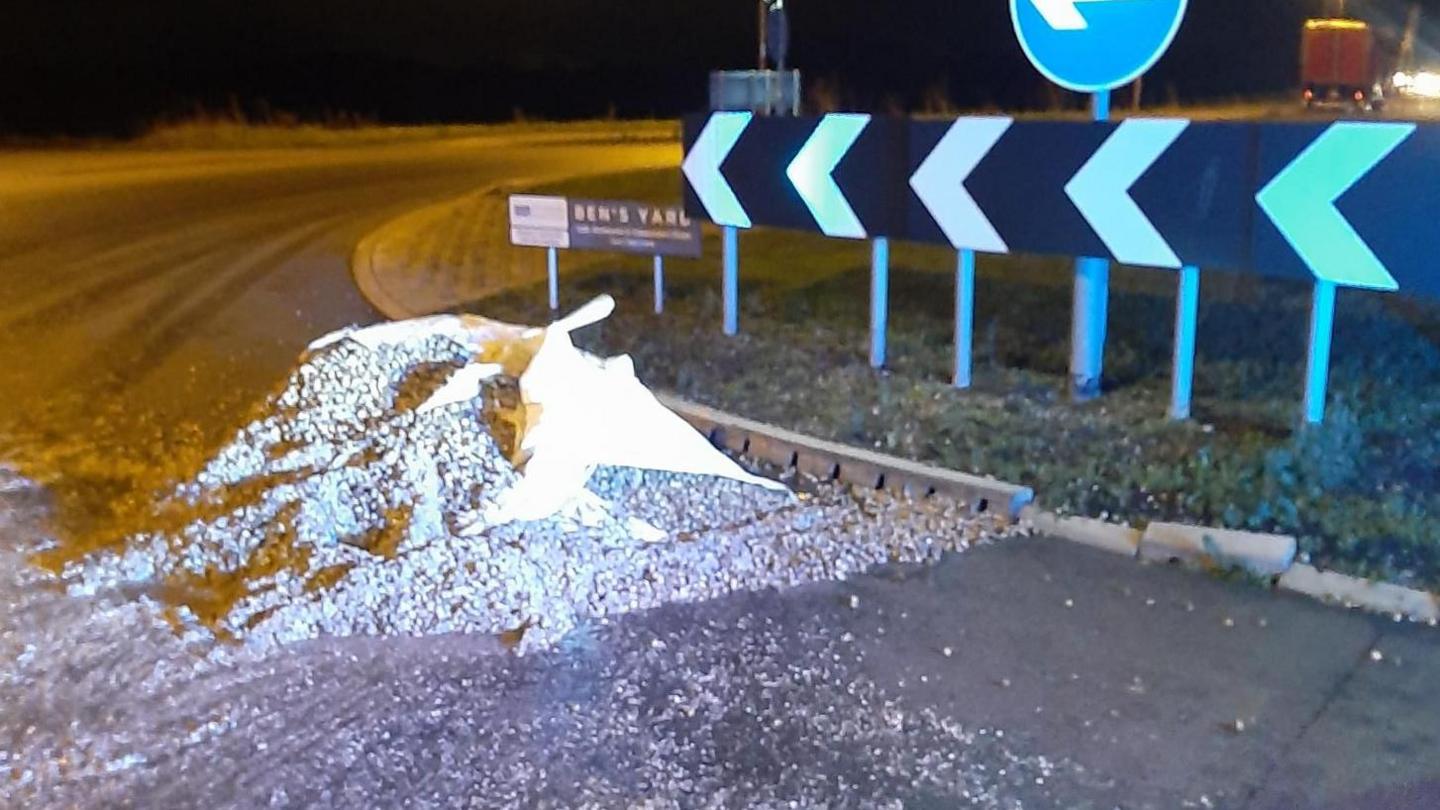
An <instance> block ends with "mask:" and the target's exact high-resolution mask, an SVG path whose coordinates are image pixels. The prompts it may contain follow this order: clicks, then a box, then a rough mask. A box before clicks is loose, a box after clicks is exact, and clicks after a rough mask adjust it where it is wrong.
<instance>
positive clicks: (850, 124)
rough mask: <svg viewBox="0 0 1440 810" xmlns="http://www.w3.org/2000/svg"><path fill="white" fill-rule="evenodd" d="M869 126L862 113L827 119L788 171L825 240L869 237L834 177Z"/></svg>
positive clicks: (840, 115) (806, 142) (807, 142)
mask: <svg viewBox="0 0 1440 810" xmlns="http://www.w3.org/2000/svg"><path fill="white" fill-rule="evenodd" d="M869 125H870V116H868V115H864V114H861V113H831V114H830V115H827V116H825V117H824V118H822V119H820V123H819V125H818V126H816V127H815V131H814V132H812V133H810V138H809V140H807V141H805V145H804V146H802V147H800V151H799V153H797V154H796V155H795V159H794V160H793V161H791V162H790V167H789V168H788V169H786V170H785V175H786V176H787V177H789V178H790V182H791V184H793V185H794V186H795V190H796V191H798V192H800V199H802V200H804V201H805V206H806V207H807V208H809V209H810V213H811V215H813V216H814V217H815V222H816V224H818V225H819V226H820V230H821V231H822V232H824V234H825V235H826V236H840V237H846V238H849V239H864V238H865V237H866V235H867V234H866V233H865V226H864V225H862V224H860V219H859V217H856V216H855V210H854V209H853V208H851V207H850V201H849V200H847V199H845V192H843V191H841V190H840V186H839V185H838V184H836V182H835V176H834V175H835V167H836V166H839V165H840V161H841V160H842V159H844V157H845V154H846V153H847V152H849V151H850V147H852V146H854V145H855V141H857V140H859V138H860V133H861V132H864V131H865V127H867V126H869Z"/></svg>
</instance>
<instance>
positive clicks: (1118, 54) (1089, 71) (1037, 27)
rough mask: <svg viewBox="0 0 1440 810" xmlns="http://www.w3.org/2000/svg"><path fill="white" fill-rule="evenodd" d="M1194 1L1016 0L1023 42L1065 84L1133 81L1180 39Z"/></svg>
mask: <svg viewBox="0 0 1440 810" xmlns="http://www.w3.org/2000/svg"><path fill="white" fill-rule="evenodd" d="M1187 2H1188V0H1010V16H1011V18H1012V19H1013V20H1014V23H1015V33H1016V35H1017V36H1019V38H1020V47H1022V48H1023V49H1024V50H1025V55H1026V56H1028V57H1029V58H1030V61H1031V62H1032V63H1033V64H1034V65H1035V67H1036V68H1037V69H1039V71H1040V72H1041V73H1043V74H1045V77H1046V78H1048V79H1049V80H1050V81H1052V82H1055V83H1056V84H1058V85H1060V86H1061V87H1065V88H1069V89H1071V90H1077V91H1079V92H1082V93H1098V92H1101V91H1104V90H1113V89H1114V88H1116V87H1119V86H1121V85H1125V84H1129V83H1130V82H1132V81H1135V79H1137V78H1139V77H1140V75H1141V74H1143V73H1144V72H1145V71H1147V70H1149V69H1150V68H1151V67H1152V66H1153V65H1154V64H1155V63H1156V62H1157V61H1159V59H1160V57H1161V56H1162V55H1164V53H1165V51H1166V50H1167V49H1169V47H1170V43H1171V42H1173V41H1174V40H1175V34H1176V33H1178V32H1179V30H1180V22H1181V21H1182V20H1183V19H1184V18H1185V8H1186V5H1187Z"/></svg>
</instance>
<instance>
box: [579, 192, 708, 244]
mask: <svg viewBox="0 0 1440 810" xmlns="http://www.w3.org/2000/svg"><path fill="white" fill-rule="evenodd" d="M569 203H570V247H571V248H573V249H576V250H605V251H612V252H616V253H640V254H645V255H647V256H687V257H690V258H699V256H700V222H699V220H696V219H694V218H692V217H691V216H690V214H689V213H687V212H686V211H685V207H684V206H683V205H654V204H652V203H642V202H631V201H624V200H577V199H571V200H570V201H569Z"/></svg>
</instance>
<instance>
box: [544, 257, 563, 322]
mask: <svg viewBox="0 0 1440 810" xmlns="http://www.w3.org/2000/svg"><path fill="white" fill-rule="evenodd" d="M545 257H546V261H545V266H546V268H547V269H548V271H549V276H550V311H551V312H559V311H560V251H558V250H556V249H555V248H553V247H552V248H546V250H545Z"/></svg>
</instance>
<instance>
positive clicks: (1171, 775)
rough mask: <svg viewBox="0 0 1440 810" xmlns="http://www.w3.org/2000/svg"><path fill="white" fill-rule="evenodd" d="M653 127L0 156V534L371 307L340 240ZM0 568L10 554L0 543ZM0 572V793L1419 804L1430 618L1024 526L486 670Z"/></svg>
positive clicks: (1432, 744) (461, 659) (279, 369)
mask: <svg viewBox="0 0 1440 810" xmlns="http://www.w3.org/2000/svg"><path fill="white" fill-rule="evenodd" d="M656 150H660V151H661V152H663V153H665V154H669V155H671V156H672V157H673V158H675V159H678V152H677V150H676V147H675V146H674V145H673V144H660V145H653V144H652V145H624V146H619V145H615V144H605V143H586V142H564V141H563V140H561V141H557V140H555V139H547V140H545V141H544V142H543V143H542V142H527V141H525V140H524V139H518V140H517V139H514V138H508V139H507V138H489V139H468V140H456V141H444V142H436V143H427V144H396V145H392V146H367V147H356V148H343V147H336V148H333V149H324V150H306V151H267V152H249V153H247V152H223V153H193V154H173V153H125V152H95V153H65V154H58V153H26V154H11V155H0V290H3V294H0V352H3V354H0V392H3V402H0V409H3V410H0V413H3V417H4V418H3V421H0V431H3V435H4V437H5V438H4V439H3V441H4V442H5V444H4V445H0V459H9V460H10V461H12V462H14V463H16V464H17V465H18V466H19V468H20V471H21V472H23V473H25V474H27V475H28V476H30V477H32V478H35V479H38V480H40V481H42V482H43V483H45V484H47V488H46V489H47V491H45V492H35V491H33V490H30V489H28V488H27V487H25V486H23V485H20V484H17V483H15V482H13V481H12V480H11V479H8V478H4V477H3V476H0V536H6V535H7V534H12V533H14V532H26V531H33V530H34V525H33V521H34V520H35V517H34V515H33V514H32V512H33V511H34V509H37V508H43V507H50V508H52V509H57V510H58V511H59V513H60V514H61V515H62V516H65V519H67V520H71V521H79V522H83V520H84V519H86V517H87V515H86V510H87V509H90V508H93V509H96V510H103V509H104V508H105V507H104V506H103V504H105V503H107V502H108V501H110V500H113V499H114V498H115V497H116V496H123V495H125V494H126V493H132V492H133V484H134V483H135V482H136V481H145V480H150V477H152V476H154V475H157V474H160V473H163V472H164V471H165V470H167V469H168V467H169V466H170V465H173V464H175V463H177V462H176V461H175V459H177V458H179V457H183V456H186V455H188V454H194V453H201V454H203V452H204V449H205V448H206V447H207V446H210V445H212V444H214V443H216V442H218V441H220V440H223V439H224V438H226V436H227V434H228V432H229V431H230V430H232V429H233V428H234V427H235V426H236V425H237V424H239V422H240V420H241V419H242V416H243V413H244V411H245V409H247V408H248V407H249V406H250V405H251V404H252V403H253V402H255V401H256V400H257V399H259V398H260V397H262V396H263V395H264V394H265V393H266V392H267V391H268V390H269V389H270V387H271V386H272V385H274V384H275V383H276V382H277V381H278V380H279V379H280V377H281V376H282V375H283V373H284V372H285V370H286V369H287V368H288V367H289V365H290V364H291V362H292V361H293V359H294V357H295V355H296V353H297V352H298V351H299V350H300V349H301V348H302V347H303V346H304V345H305V344H306V343H307V342H308V341H309V340H310V339H312V338H313V337H315V336H316V335H318V334H321V333H324V332H327V331H330V330H332V329H334V328H337V327H340V326H343V325H346V324H350V323H355V322H367V321H371V320H374V319H375V318H376V317H377V316H376V314H375V313H373V312H372V311H371V310H370V309H369V307H368V306H367V305H366V304H365V302H364V301H363V300H362V299H361V298H360V296H359V295H358V294H357V293H356V291H355V289H354V287H353V285H352V284H351V282H350V278H349V272H348V259H349V256H350V251H351V249H352V248H353V247H354V245H355V243H356V242H357V241H358V240H359V239H360V238H361V236H363V235H364V234H365V233H366V232H367V231H369V230H370V229H371V228H373V227H375V226H377V225H379V224H380V223H382V222H383V221H385V220H386V219H388V218H389V217H391V216H394V215H397V214H399V213H401V212H403V211H406V210H409V209H412V208H414V207H417V206H419V205H421V204H425V203H428V202H431V201H436V200H440V199H444V198H447V197H450V196H454V195H458V194H461V193H464V192H466V191H470V190H472V189H474V188H476V187H479V186H483V185H486V184H489V183H491V182H494V181H496V180H500V179H504V178H509V177H526V176H537V175H546V174H566V173H571V172H574V171H603V170H608V169H622V168H624V167H625V166H627V165H633V164H634V163H636V162H649V161H651V160H653V159H654V156H655V152H656ZM75 513H78V514H79V516H78V517H77V516H76V514H75ZM88 517H91V518H94V517H95V516H93V515H89V516H88ZM95 519H98V518H95ZM7 520H8V523H7V522H6V521H7ZM0 567H3V568H5V569H6V570H7V571H11V572H13V571H16V570H20V569H21V568H22V567H23V563H22V562H21V561H19V560H18V559H17V558H16V557H15V556H14V555H13V554H12V553H9V552H7V551H6V549H5V548H3V544H0ZM24 579H25V578H23V577H22V578H21V580H22V581H21V582H20V583H19V586H12V585H5V586H4V587H0V653H3V654H5V655H6V656H12V658H11V661H12V668H10V669H0V687H3V691H4V693H5V694H7V699H6V701H5V707H4V708H3V709H0V780H5V779H8V780H9V782H8V783H6V784H4V785H3V786H0V804H6V803H7V802H13V805H11V806H27V807H36V806H84V807H112V806H127V805H128V806H136V807H216V806H220V807H230V806H234V807H251V806H273V807H314V806H335V807H403V806H410V807H517V806H521V807H523V806H534V807H576V806H595V807H634V806H640V807H764V806H773V807H875V806H887V802H888V805H889V806H897V807H924V808H947V807H957V806H958V807H967V806H974V807H1005V808H1011V807H1016V808H1018V807H1056V808H1071V807H1093V808H1110V807H1133V808H1139V807H1153V808H1178V807H1244V808H1257V809H1259V808H1265V809H1266V810H1269V809H1270V808H1274V810H1281V809H1282V808H1296V807H1329V808H1337V810H1338V808H1422V807H1427V808H1428V807H1435V806H1437V805H1440V765H1437V764H1436V763H1435V761H1434V752H1435V751H1436V750H1437V746H1440V739H1437V734H1440V714H1437V711H1436V704H1435V702H1434V698H1433V688H1434V684H1435V683H1436V678H1437V677H1440V655H1437V652H1436V650H1437V642H1436V638H1435V636H1434V634H1433V632H1432V631H1429V630H1428V629H1425V628H1410V627H1404V626H1400V625H1396V624H1392V623H1391V622H1389V621H1388V620H1386V619H1384V618H1380V617H1368V616H1361V615H1357V614H1349V613H1344V612H1341V611H1337V610H1334V609H1330V608H1326V607H1323V606H1320V605H1316V604H1313V603H1310V602H1307V601H1304V600H1299V599H1292V598H1286V597H1276V596H1273V595H1271V594H1269V593H1267V592H1264V591H1261V590H1259V589H1256V588H1253V587H1251V586H1248V585H1244V584H1234V583H1222V582H1219V581H1216V580H1213V579H1210V578H1207V577H1201V576H1196V575H1193V574H1189V573H1186V572H1181V571H1172V570H1167V569H1163V568H1140V567H1137V566H1136V565H1134V564H1133V563H1131V562H1129V561H1126V560H1122V559H1118V558H1111V557H1107V556H1105V555H1101V554H1099V553H1098V552H1090V551H1088V550H1085V549H1080V548H1076V547H1072V546H1069V545H1065V544H1060V543H1057V542H1054V541H1050V540H1046V539H1044V538H1037V539H1033V540H1021V541H1014V542H1008V543H1004V544H1001V545H997V546H993V547H989V548H982V549H979V550H975V551H972V552H969V553H967V554H964V555H960V556H958V557H954V558H951V559H948V560H947V561H946V562H945V563H944V564H942V565H940V566H939V567H935V568H929V569H905V570H894V571H886V572H880V573H879V574H877V575H876V576H870V577H864V578H861V579H857V580H855V581H853V582H849V583H836V584H829V585H822V586H811V587H807V588H803V589H799V590H797V591H791V592H788V593H775V592H769V593H764V594H755V595H740V596H736V597H733V598H731V599H728V600H721V601H719V602H713V603H708V604H705V605H698V606H688V607H681V606H676V607H672V608H665V609H662V610H659V611H654V612H651V613H648V614H644V615H641V616H636V617H632V618H630V619H625V620H622V621H620V622H617V623H614V624H611V625H608V626H599V627H594V628H588V629H587V630H586V631H585V632H581V633H577V634H575V637H574V638H573V639H572V640H571V641H570V642H569V643H568V644H567V645H566V646H565V647H563V648H562V649H558V650H555V651H553V652H552V653H547V654H545V655H542V656H536V657H527V658H523V659H517V658H513V657H510V656H504V655H496V654H494V653H495V652H496V651H495V649H494V645H493V643H491V642H490V641H489V640H486V639H467V638H460V639H431V640H414V641H404V642H401V641H393V642H366V641H360V640H357V641H348V642H336V643H317V644H315V645H311V646H308V647H305V648H302V649H296V650H295V651H293V653H292V654H289V655H284V656H278V657H272V658H271V659H267V660H265V661H262V662H258V663H257V662H247V661H244V660H240V661H235V662H231V663H227V664H224V665H216V666H214V667H210V668H201V669H199V670H196V669H194V663H193V660H192V658H193V657H192V656H190V653H189V652H187V651H186V650H184V649H183V648H180V647H179V646H178V644H177V642H176V641H175V639H174V638H173V637H171V635H170V634H168V633H167V632H166V631H164V629H163V627H162V628H155V627H153V626H148V625H145V624H144V623H143V622H139V621H138V620H137V619H136V616H135V614H134V612H133V609H132V608H131V607H127V606H126V605H124V604H116V603H114V602H113V600H109V601H107V600H105V599H96V600H83V601H82V600H74V599H70V598H69V597H63V596H60V595H58V594H53V593H49V592H47V591H45V590H44V589H43V588H39V589H37V588H32V587H25V583H24V582H23V580H24ZM6 581H7V582H8V577H7V578H6ZM35 623H39V624H40V625H41V627H40V630H39V634H38V635H36V634H35V633H34V632H31V631H34V630H35V626H34V625H35ZM22 625H24V626H25V627H29V630H28V631H26V632H31V634H30V635H28V636H22V635H21V633H20V630H18V629H17V628H20V627H21V626H22ZM22 638H28V639H31V640H32V641H33V639H36V638H46V639H49V641H48V642H46V643H44V644H40V645H36V644H34V643H32V641H25V642H24V643H23V644H20V647H19V648H17V649H12V648H11V647H10V646H8V645H11V644H14V643H16V641H17V639H22ZM187 661H188V662H190V663H185V662H187ZM177 673H179V674H177ZM77 728H83V729H85V730H86V733H89V734H100V735H101V736H104V735H105V734H106V733H107V731H106V730H109V732H108V734H109V742H107V743H105V744H104V745H99V746H98V747H95V748H93V749H92V753H93V755H94V756H95V757H97V758H98V759H97V760H96V762H89V763H84V764H86V765H87V766H88V767H90V768H91V770H90V771H88V772H87V773H90V774H92V775H91V776H87V777H86V778H84V779H75V780H67V779H66V774H67V772H68V771H69V769H72V768H75V767H77V765H78V764H79V763H74V762H70V761H68V760H65V759H63V758H61V759H58V760H56V761H53V762H50V763H49V764H48V765H47V767H48V768H49V769H50V770H49V771H47V773H46V774H44V775H43V778H38V781H37V777H36V775H35V774H34V773H27V772H24V771H23V770H17V768H18V766H17V765H16V764H15V763H16V762H18V761H19V760H17V759H12V757H13V756H14V752H15V751H18V750H21V749H22V748H23V747H24V746H25V745H26V744H27V743H26V741H27V740H31V739H35V738H36V737H37V735H39V737H40V738H44V739H55V740H63V739H65V738H66V736H67V735H69V734H72V733H74V730H75V729H77ZM47 735H48V736H47ZM32 753H33V751H32ZM97 762H98V763H99V764H100V766H101V767H100V768H99V771H98V773H101V774H103V775H102V776H94V775H93V774H95V773H97V771H96V770H95V769H94V766H95V765H96V763H97ZM32 764H33V763H32ZM26 767H29V765H27V766H26ZM7 770H9V773H8V774H7V773H6V771H7ZM37 784H46V785H50V786H52V787H55V790H56V791H57V792H55V793H52V794H50V795H48V796H47V795H36V794H35V793H34V792H33V789H34V786H35V785H37ZM27 791H31V792H27Z"/></svg>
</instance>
